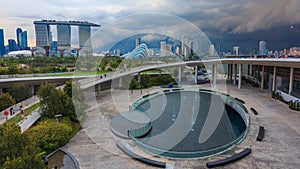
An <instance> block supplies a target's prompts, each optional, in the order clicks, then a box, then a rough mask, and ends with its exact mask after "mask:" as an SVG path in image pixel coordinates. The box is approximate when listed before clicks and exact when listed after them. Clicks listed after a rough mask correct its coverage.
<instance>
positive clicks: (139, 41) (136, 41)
mask: <svg viewBox="0 0 300 169" xmlns="http://www.w3.org/2000/svg"><path fill="white" fill-rule="evenodd" d="M140 44H141V39H140V38H137V39H136V40H135V47H136V48H137V47H138V46H140Z"/></svg>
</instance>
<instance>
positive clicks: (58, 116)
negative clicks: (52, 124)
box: [54, 114, 62, 123]
mask: <svg viewBox="0 0 300 169" xmlns="http://www.w3.org/2000/svg"><path fill="white" fill-rule="evenodd" d="M61 116H62V114H56V115H55V116H54V117H55V118H56V122H57V123H59V118H60V117H61Z"/></svg>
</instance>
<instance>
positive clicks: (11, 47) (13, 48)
mask: <svg viewBox="0 0 300 169" xmlns="http://www.w3.org/2000/svg"><path fill="white" fill-rule="evenodd" d="M16 50H18V46H17V43H16V41H15V40H14V39H8V51H9V52H12V51H16Z"/></svg>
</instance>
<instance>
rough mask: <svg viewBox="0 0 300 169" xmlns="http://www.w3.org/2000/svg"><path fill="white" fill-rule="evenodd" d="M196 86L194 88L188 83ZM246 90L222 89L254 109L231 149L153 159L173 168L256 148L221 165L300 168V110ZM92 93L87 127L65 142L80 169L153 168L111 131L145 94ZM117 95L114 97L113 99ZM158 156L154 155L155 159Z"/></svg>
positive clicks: (192, 168)
mask: <svg viewBox="0 0 300 169" xmlns="http://www.w3.org/2000/svg"><path fill="white" fill-rule="evenodd" d="M185 87H195V86H185ZM198 87H201V88H210V87H211V86H210V85H209V84H204V85H199V86H198ZM242 87H243V88H242V89H238V88H237V86H233V85H227V87H225V86H222V87H220V89H221V88H222V89H221V90H223V91H225V92H227V93H229V94H230V95H232V96H233V97H238V98H240V99H242V100H244V101H245V102H246V104H245V106H246V107H247V109H248V111H249V113H250V130H249V133H248V135H247V137H246V138H245V140H244V141H243V142H242V143H241V144H239V145H237V146H236V147H234V148H233V149H231V150H230V151H228V152H226V153H223V154H220V155H216V156H213V157H210V158H206V159H194V160H172V159H164V158H154V159H156V160H160V161H165V162H167V163H168V164H170V165H171V166H173V167H174V168H190V169H196V168H197V169H198V168H206V166H205V163H206V162H207V161H213V160H218V159H221V158H225V157H228V156H231V155H232V154H234V153H236V152H240V151H242V150H243V149H244V148H247V147H250V148H252V153H251V154H250V155H249V156H247V157H245V158H244V159H241V160H239V161H237V162H235V163H232V164H229V165H226V166H224V167H220V168H232V169H236V168H245V169H246V168H247V169H248V168H299V166H300V123H299V120H300V112H297V111H293V110H290V109H289V108H288V105H286V104H284V103H282V102H280V101H276V102H275V101H274V100H273V99H272V98H271V94H270V91H267V90H261V89H259V88H253V87H250V86H247V85H246V84H243V86H242ZM155 90H159V89H157V88H151V89H148V90H143V94H146V93H147V92H148V91H149V92H154V91H155ZM86 95H87V96H90V98H87V99H90V100H89V101H88V103H89V104H90V106H91V107H90V108H89V110H88V111H87V118H86V120H85V121H84V123H82V124H83V129H82V130H81V131H79V132H78V133H77V134H76V135H75V137H73V138H72V139H71V140H70V142H69V143H68V144H67V145H66V148H67V149H68V151H70V152H71V153H72V154H73V155H74V156H75V157H76V158H77V160H78V162H79V165H80V167H81V169H100V168H101V169H102V168H118V169H119V168H124V169H127V168H152V167H150V166H148V165H144V164H142V163H140V162H137V161H135V160H133V159H130V158H129V157H128V156H126V155H125V154H124V153H123V152H122V151H121V150H119V149H118V148H117V147H116V145H115V142H116V139H120V138H117V137H116V136H114V134H112V132H111V131H110V129H109V122H110V119H111V118H112V117H113V116H114V115H116V114H117V113H118V112H119V111H126V110H128V106H129V104H130V103H132V102H133V101H134V100H136V99H138V98H140V97H141V96H142V94H141V93H140V91H134V92H133V94H130V93H129V91H112V92H111V91H103V92H101V93H100V96H98V97H97V100H93V95H94V93H93V92H90V93H89V92H86ZM112 95H113V97H112ZM251 107H253V108H255V109H256V110H257V111H258V113H259V115H258V116H255V115H254V114H253V113H252V112H251V111H250V108H251ZM259 126H264V127H265V137H264V140H263V141H262V142H257V141H256V136H257V134H258V129H259ZM125 141H127V142H128V143H129V144H131V146H133V147H134V148H135V149H136V150H137V151H138V152H140V154H142V155H147V154H146V153H145V152H143V151H142V150H141V149H139V148H138V147H136V146H135V145H134V144H133V143H132V142H131V141H130V140H125ZM151 158H153V157H151Z"/></svg>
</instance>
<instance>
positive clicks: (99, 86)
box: [95, 84, 101, 95]
mask: <svg viewBox="0 0 300 169" xmlns="http://www.w3.org/2000/svg"><path fill="white" fill-rule="evenodd" d="M95 90H96V95H99V94H100V91H101V84H97V85H96V86H95Z"/></svg>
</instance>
